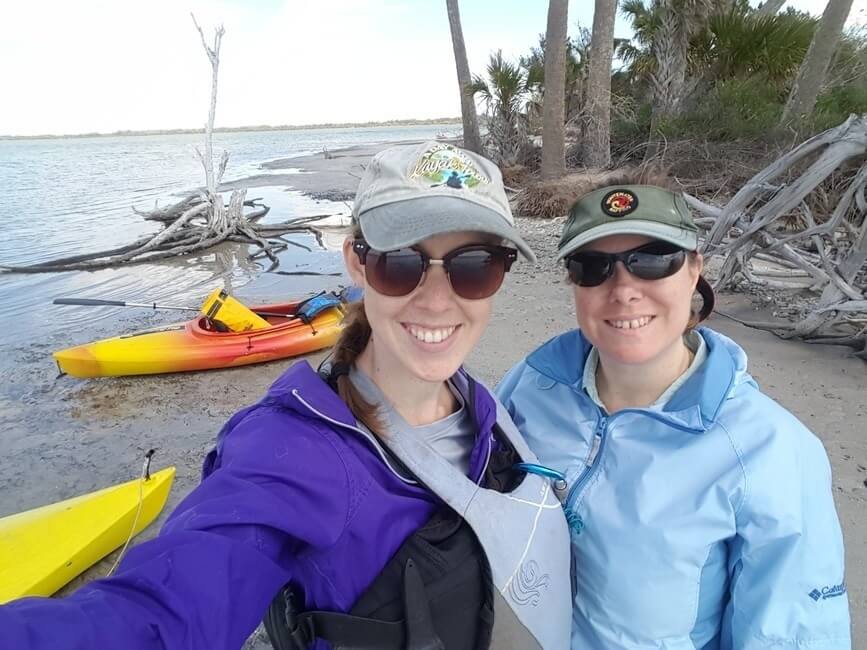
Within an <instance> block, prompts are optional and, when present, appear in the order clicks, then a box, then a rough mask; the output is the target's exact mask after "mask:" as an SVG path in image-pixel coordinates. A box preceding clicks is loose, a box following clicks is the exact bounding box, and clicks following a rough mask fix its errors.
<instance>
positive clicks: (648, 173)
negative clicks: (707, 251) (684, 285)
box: [578, 163, 716, 332]
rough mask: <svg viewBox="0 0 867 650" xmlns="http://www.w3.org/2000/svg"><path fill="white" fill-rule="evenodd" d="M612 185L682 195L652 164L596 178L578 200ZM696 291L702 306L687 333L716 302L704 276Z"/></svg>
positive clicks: (664, 170) (691, 318)
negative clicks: (644, 186)
mask: <svg viewBox="0 0 867 650" xmlns="http://www.w3.org/2000/svg"><path fill="white" fill-rule="evenodd" d="M611 185H653V186H654V187H661V188H662V189H664V190H669V191H670V192H675V193H677V194H681V193H682V191H681V189H680V187H678V185H677V183H676V182H675V180H674V178H672V176H671V174H670V173H669V172H668V169H667V168H665V167H661V166H659V165H658V164H653V163H650V164H646V165H639V166H638V167H630V168H626V169H619V170H616V171H613V172H611V173H609V174H606V175H603V176H599V177H596V178H594V179H592V180H590V181H588V182H587V183H586V184H583V185H582V186H581V187H580V188H579V190H580V194H579V197H578V198H580V197H582V196H584V195H585V194H589V193H590V192H593V191H595V190H598V189H601V188H603V187H609V186H611ZM696 254H697V253H696V252H692V251H691V252H690V255H691V256H695V255H696ZM695 290H696V291H697V292H698V294H699V295H700V296H701V299H702V305H701V307H700V308H699V309H692V310H691V311H690V316H689V321H688V322H687V324H686V331H687V332H688V331H690V330H691V329H693V328H695V327H697V326H698V324H699V323H701V322H702V321H703V320H704V319H706V318H707V317H708V316H710V314H711V312H712V311H713V307H714V303H715V301H716V300H715V298H714V293H713V287H711V285H710V283H709V282H708V281H707V280H705V279H704V276H702V275H699V276H698V283H697V284H696V287H695Z"/></svg>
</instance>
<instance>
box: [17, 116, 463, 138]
mask: <svg viewBox="0 0 867 650" xmlns="http://www.w3.org/2000/svg"><path fill="white" fill-rule="evenodd" d="M434 124H448V125H455V124H457V125H461V124H462V122H461V118H459V117H442V118H430V119H422V120H418V119H406V120H383V121H381V122H339V123H328V122H323V123H321V124H277V125H270V124H252V125H245V126H219V127H215V128H214V133H247V132H268V131H315V130H318V129H321V130H334V129H367V128H370V129H373V128H376V127H389V126H425V125H434ZM189 134H204V129H202V128H201V127H197V128H190V129H184V128H181V129H130V130H121V131H112V132H110V133H103V132H100V131H94V132H92V133H40V134H36V135H9V134H0V142H2V141H11V140H61V139H74V138H124V137H127V136H138V135H189Z"/></svg>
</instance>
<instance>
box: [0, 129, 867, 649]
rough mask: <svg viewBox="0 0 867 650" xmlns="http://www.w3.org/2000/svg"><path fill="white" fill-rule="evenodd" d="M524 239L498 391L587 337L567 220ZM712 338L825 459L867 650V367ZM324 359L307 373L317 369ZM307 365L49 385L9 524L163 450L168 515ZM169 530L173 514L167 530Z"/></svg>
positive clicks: (333, 189) (12, 407)
mask: <svg viewBox="0 0 867 650" xmlns="http://www.w3.org/2000/svg"><path fill="white" fill-rule="evenodd" d="M379 148H381V147H379V146H374V145H372V146H365V147H356V148H352V149H347V150H341V151H334V152H330V154H329V158H327V159H326V157H325V156H324V155H322V154H320V155H316V156H308V157H303V158H294V159H286V160H277V161H273V162H271V163H268V167H269V168H271V170H272V172H277V171H279V170H280V169H283V168H286V169H292V170H301V171H302V172H303V173H291V174H290V173H287V174H286V175H285V176H284V175H280V174H278V173H272V174H268V175H263V176H262V177H257V178H254V179H248V181H244V183H249V184H250V186H257V185H288V186H291V187H292V188H294V189H297V190H300V191H302V192H305V193H308V194H311V195H313V196H317V197H322V198H328V199H331V200H339V201H344V200H347V199H348V197H351V195H352V193H353V192H354V189H355V186H356V185H357V183H358V179H359V177H360V176H361V173H362V172H363V169H364V165H365V164H366V162H367V160H368V159H369V158H370V156H371V155H372V154H373V153H374V152H375V151H376V150H378V149H379ZM518 225H519V228H520V230H521V231H522V232H523V233H524V234H525V235H526V238H527V241H528V242H529V243H530V245H531V246H532V247H533V248H534V249H535V250H536V251H537V253H538V255H539V262H538V264H536V265H533V266H531V265H529V264H527V263H526V262H524V263H519V264H517V265H516V266H515V268H514V271H513V273H511V274H510V275H509V277H508V278H507V280H506V283H505V285H504V287H503V289H502V290H501V292H500V293H499V294H498V296H497V299H496V307H495V313H494V317H493V321H492V324H491V327H490V329H489V330H488V332H487V333H486V335H485V337H484V338H483V340H482V342H481V344H480V345H479V346H478V348H477V349H476V350H475V352H474V353H473V354H472V356H471V358H470V360H469V363H468V365H469V367H470V368H471V369H472V370H474V371H475V373H476V374H477V375H478V376H479V377H480V378H481V379H483V380H484V381H486V382H488V383H489V384H494V383H496V382H497V381H498V380H499V378H500V377H501V376H502V375H503V374H504V373H505V371H506V370H508V369H509V368H510V367H511V366H512V365H513V364H514V363H516V362H517V361H518V360H519V359H520V358H521V357H523V356H524V355H525V354H526V353H527V352H529V351H531V350H532V349H533V348H535V347H536V346H537V345H539V344H540V343H542V342H544V341H545V340H547V339H548V338H550V337H551V336H553V335H555V334H557V333H559V332H561V331H563V330H565V329H567V328H571V327H573V326H574V324H575V317H574V312H573V307H572V303H571V299H570V295H569V288H568V286H567V285H566V284H565V282H564V274H563V272H562V270H561V269H558V267H557V266H556V264H555V262H554V249H555V246H556V243H557V239H558V237H559V230H560V226H561V225H562V220H560V219H554V220H546V221H540V220H533V219H525V218H519V219H518ZM335 280H336V281H337V280H339V278H336V279H335ZM336 283H337V282H335V284H336ZM344 283H345V279H344ZM718 307H719V308H720V309H721V310H722V311H725V312H727V313H729V314H731V315H733V316H738V317H752V318H755V317H756V316H760V315H762V314H761V311H757V309H758V308H757V306H756V305H754V304H753V302H752V301H751V300H750V299H749V298H748V297H745V296H743V295H738V294H723V295H721V296H719V300H718ZM770 308H772V305H765V306H764V309H765V310H769V309H770ZM709 325H710V326H711V327H713V328H714V329H717V330H719V331H721V332H722V333H724V334H726V335H728V336H730V337H732V338H734V339H735V340H736V341H738V342H739V343H740V344H741V345H742V346H743V347H744V348H745V349H746V351H747V353H748V355H749V357H750V371H751V373H752V374H753V376H754V377H755V378H756V380H757V381H758V382H759V384H760V385H761V386H762V388H763V389H764V390H765V391H766V392H767V393H768V394H769V395H771V396H772V397H773V398H775V399H777V400H778V401H779V402H781V403H782V404H783V405H784V406H785V407H786V408H788V409H790V410H791V411H792V412H794V413H795V414H796V415H797V416H798V417H799V418H800V419H801V420H802V421H803V422H804V423H805V424H806V425H807V426H808V427H810V428H811V429H812V430H813V431H814V432H815V433H816V434H817V435H818V436H819V438H820V439H821V440H822V442H823V443H824V445H825V449H826V450H827V452H828V455H829V457H830V460H831V465H832V469H833V476H834V496H835V499H836V503H837V508H838V512H839V515H840V520H841V523H842V526H843V530H844V535H845V540H846V561H847V576H846V582H847V586H848V592H849V599H850V604H851V609H852V620H853V635H854V636H853V638H854V644H853V647H855V648H862V647H867V517H865V514H867V436H865V433H867V400H865V395H867V364H865V363H864V362H863V361H861V360H859V359H857V358H856V357H854V356H853V355H852V354H851V352H850V350H849V349H848V348H840V347H833V346H821V345H810V344H805V343H800V342H795V341H783V340H781V339H778V338H777V337H775V336H773V335H772V334H769V333H766V332H762V331H757V330H752V329H749V328H746V327H744V326H742V325H740V324H738V323H737V322H735V321H733V320H730V319H728V318H725V317H723V316H721V315H714V316H712V317H711V319H710V322H709ZM43 352H44V351H43ZM323 356H324V355H323V354H315V355H311V356H310V357H309V358H308V359H307V360H308V361H309V362H310V363H311V364H313V365H316V364H317V363H318V362H319V360H320V359H321V358H323ZM294 362H295V361H294V360H286V361H281V362H274V363H269V364H263V365H258V366H251V367H245V368H239V369H232V370H220V371H211V372H200V373H188V374H179V375H165V376H151V377H132V378H112V379H105V380H90V381H83V382H81V381H78V380H72V379H71V378H68V377H65V378H61V379H59V380H57V381H58V385H62V390H56V389H55V388H56V385H55V384H52V383H51V382H47V383H46V386H47V388H46V390H45V391H44V394H43V395H42V396H41V397H40V399H39V400H36V399H33V400H31V403H23V404H8V405H5V404H3V405H0V422H2V423H3V425H4V427H5V428H6V429H8V430H9V432H10V433H11V434H12V435H11V436H10V439H11V440H13V443H12V444H11V445H10V447H7V448H6V449H4V452H5V453H4V454H2V455H0V477H2V478H0V487H2V490H0V514H9V513H11V512H16V511H18V510H21V509H23V508H28V507H34V506H36V505H40V504H43V503H48V502H52V501H56V500H58V499H62V498H66V497H69V496H73V495H75V494H79V493H81V492H86V491H88V490H91V489H95V488H97V487H100V486H103V485H108V484H111V483H114V482H120V481H124V480H129V479H130V478H132V477H133V476H135V475H136V474H137V472H138V470H139V466H140V460H139V458H140V457H141V456H142V455H143V454H144V452H145V451H146V450H147V449H149V448H152V447H155V448H157V449H158V452H157V456H156V459H155V465H156V466H157V467H162V466H166V465H171V464H173V465H176V466H177V471H178V474H177V478H176V482H175V486H174V488H173V490H172V494H171V496H170V501H169V505H168V507H167V509H166V512H169V511H170V510H171V509H172V508H173V507H174V506H175V505H177V503H178V502H179V501H180V500H181V499H182V498H183V496H184V495H185V494H187V493H188V492H189V491H190V490H191V489H192V488H193V487H194V486H195V485H196V484H197V482H198V480H199V471H200V466H201V460H202V458H203V456H204V454H205V453H206V451H207V450H208V449H209V448H210V447H211V445H212V443H213V440H214V437H215V435H216V433H217V431H218V430H219V429H220V426H221V425H222V423H223V422H224V421H225V420H226V418H228V416H230V415H231V414H232V413H233V412H234V411H236V410H237V409H238V408H240V407H242V406H244V405H247V404H250V403H251V402H253V401H255V400H256V399H257V398H258V397H259V396H260V395H261V394H262V393H263V392H264V391H265V390H266V388H267V387H268V385H269V384H270V383H271V382H273V381H274V380H275V379H276V378H277V376H279V375H280V373H281V372H282V371H283V370H285V369H286V368H287V367H288V366H290V365H291V364H292V363H294ZM48 363H50V362H48V361H46V364H48ZM45 372H46V373H49V369H48V368H47V365H46V371H45ZM46 376H47V374H46ZM37 419H38V420H39V421H38V422H36V421H35V420H37ZM164 519H165V513H164V514H163V515H162V517H161V519H160V521H162V520H164ZM157 530H158V524H157V525H154V526H151V528H150V529H149V530H148V531H147V532H146V533H145V534H143V535H142V536H140V537H139V538H138V539H139V541H140V540H142V539H146V538H148V537H150V536H152V535H154V534H155V533H156V531H157ZM112 559H113V558H109V559H108V560H107V561H103V562H102V563H100V564H99V565H98V566H97V567H95V568H94V569H92V570H90V571H88V572H87V573H86V574H85V575H84V576H83V577H82V578H79V579H78V580H77V581H76V582H75V583H74V585H73V587H72V588H74V586H76V585H78V584H80V583H81V582H82V581H84V580H88V579H92V578H95V577H99V576H101V575H104V573H105V571H106V570H107V569H108V567H109V566H110V565H111V561H112ZM267 647H270V646H268V645H267V644H266V643H265V642H264V641H263V640H262V638H261V632H259V633H257V634H255V635H254V637H253V638H252V639H251V640H250V642H248V644H247V648H251V649H252V648H262V649H264V648H267Z"/></svg>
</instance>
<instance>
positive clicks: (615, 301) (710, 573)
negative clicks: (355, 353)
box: [497, 172, 851, 650]
mask: <svg viewBox="0 0 867 650" xmlns="http://www.w3.org/2000/svg"><path fill="white" fill-rule="evenodd" d="M605 185H606V186H605V187H598V186H597V187H596V188H592V189H591V191H589V192H587V193H586V194H585V195H584V196H582V197H581V198H580V199H579V200H578V201H577V202H576V203H575V205H574V206H573V208H572V210H571V212H570V214H569V217H568V220H567V221H566V223H565V226H564V229H563V234H562V237H561V239H560V243H559V258H560V259H563V260H565V265H566V270H567V272H568V275H569V280H570V283H571V286H572V293H573V297H574V302H575V308H576V312H577V319H578V326H579V329H577V330H574V331H570V332H566V333H565V334H562V335H560V336H557V337H555V338H554V339H552V340H550V341H548V342H547V343H545V344H544V345H542V346H541V347H540V348H538V349H537V350H536V351H534V352H533V353H531V354H530V355H529V356H528V357H527V358H526V359H525V360H524V361H522V362H521V363H519V364H518V365H517V366H515V367H514V368H513V369H512V370H511V371H510V372H509V374H508V375H507V376H506V377H505V378H504V379H503V381H502V383H501V384H500V385H499V387H498V389H497V395H498V397H500V399H501V400H502V401H503V403H504V404H505V405H506V407H507V409H508V410H509V412H510V414H511V415H512V417H513V419H514V420H515V424H516V425H517V426H518V428H519V429H520V430H521V432H522V433H523V434H524V436H525V439H526V440H527V442H528V444H529V445H530V447H531V449H533V451H534V452H535V453H536V454H537V456H538V457H539V460H540V463H541V464H542V465H543V466H544V467H543V468H536V471H540V472H544V473H547V474H552V473H553V474H554V475H557V474H559V475H560V478H561V480H560V481H559V483H558V494H559V497H560V499H561V502H562V503H563V507H564V509H565V511H566V515H567V518H568V520H569V523H570V528H571V533H572V552H573V556H574V564H575V570H574V575H573V580H574V586H573V590H574V593H575V595H574V608H573V615H574V621H573V636H572V648H573V649H577V648H594V649H596V650H607V649H615V648H617V649H621V648H630V649H632V648H634V649H639V648H640V649H645V648H647V649H649V648H654V649H659V648H666V649H671V650H674V649H677V650H681V649H686V648H689V649H694V648H698V649H705V650H711V649H713V650H716V649H720V648H722V649H726V650H727V649H731V648H736V649H744V650H753V649H755V650H758V649H760V648H762V649H764V648H775V649H776V648H810V649H811V650H818V649H819V648H821V649H822V650H826V649H827V650H830V649H832V648H833V649H834V650H844V649H847V648H850V647H851V643H850V631H849V612H848V603H847V597H846V587H845V582H844V576H843V540H842V536H841V532H840V525H839V522H838V520H837V515H836V512H835V509H834V501H833V498H832V494H831V472H830V467H829V464H828V459H827V456H826V454H825V451H824V449H823V447H822V444H821V443H820V442H819V440H818V439H817V438H816V437H815V436H814V435H813V434H812V433H811V432H810V431H808V430H807V429H806V427H804V425H803V424H802V423H801V422H799V421H798V420H797V419H796V418H795V417H794V416H793V415H792V414H791V413H789V412H788V411H786V410H785V409H784V408H782V407H781V406H780V405H779V404H777V403H776V402H774V401H773V400H772V399H770V398H769V397H768V396H767V395H765V394H764V393H762V392H761V390H759V388H758V386H757V385H756V383H755V381H754V380H753V379H752V378H751V377H750V375H749V374H748V373H747V367H746V366H747V358H746V355H745V354H744V351H743V350H742V349H741V348H740V347H738V345H737V344H736V343H734V342H733V341H731V340H730V339H728V338H726V337H725V336H723V335H721V334H719V333H717V332H715V331H713V330H711V329H709V328H706V327H700V328H697V327H696V326H697V324H698V323H699V322H700V321H701V320H702V319H703V318H704V317H706V316H707V315H708V314H709V313H710V311H711V309H712V307H713V292H712V290H711V289H710V286H709V285H708V284H707V282H706V281H705V280H704V279H703V278H702V276H701V271H702V258H701V256H700V255H699V254H698V253H697V252H696V250H697V235H696V227H695V224H694V222H693V220H692V217H691V215H690V212H689V209H688V207H687V205H686V203H685V201H684V199H683V196H682V195H681V194H680V193H679V192H676V191H672V190H670V189H668V185H667V181H666V180H665V179H664V178H661V177H657V178H650V177H648V176H647V175H646V172H636V173H633V174H624V175H623V176H622V177H621V178H617V179H616V180H613V181H611V180H609V181H607V182H606V183H605ZM696 290H697V291H698V292H699V293H700V294H701V297H702V299H703V302H704V304H703V306H702V308H701V310H699V311H698V312H694V311H692V310H691V301H692V298H693V295H694V293H695V292H696ZM545 468H548V471H546V470H545ZM551 470H553V471H551Z"/></svg>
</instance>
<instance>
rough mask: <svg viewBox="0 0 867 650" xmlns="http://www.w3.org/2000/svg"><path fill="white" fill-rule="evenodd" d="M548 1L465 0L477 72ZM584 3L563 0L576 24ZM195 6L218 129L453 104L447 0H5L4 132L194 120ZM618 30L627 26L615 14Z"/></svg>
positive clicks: (203, 103)
mask: <svg viewBox="0 0 867 650" xmlns="http://www.w3.org/2000/svg"><path fill="white" fill-rule="evenodd" d="M824 4H825V0H791V1H790V2H788V3H787V6H788V5H793V6H796V7H798V8H800V9H804V10H807V11H810V12H811V13H814V14H817V15H818V14H820V13H821V11H822V10H823V8H824ZM547 6H548V2H547V0H461V2H460V8H461V18H462V22H463V30H464V37H465V39H466V45H467V53H468V57H469V61H470V68H471V70H472V71H473V72H474V73H476V72H479V73H480V72H483V70H484V67H485V64H486V62H487V59H488V56H489V54H490V52H491V51H492V50H495V49H497V48H502V50H503V52H504V54H505V55H506V56H508V57H511V58H514V59H517V57H518V56H519V55H521V54H525V53H526V52H527V51H528V50H529V48H530V46H531V45H533V44H535V43H536V42H537V38H538V34H539V33H542V32H544V31H545V23H546V16H547ZM592 7H593V2H592V1H591V0H570V2H569V31H570V34H573V33H575V32H576V31H577V29H576V24H577V23H579V22H580V23H581V24H582V25H583V26H586V27H590V25H591V23H592V18H593V16H592ZM865 7H867V0H855V4H854V7H853V10H852V15H851V16H850V20H856V21H858V22H859V23H864V22H865V13H867V12H865ZM191 11H192V12H194V13H195V15H196V18H197V19H198V21H199V24H200V25H201V26H202V28H203V30H204V31H205V34H206V36H207V37H208V39H209V40H210V39H212V38H213V28H214V26H216V25H218V24H220V23H222V24H223V25H224V26H225V28H226V34H225V36H224V37H223V46H222V51H221V64H220V88H219V102H218V106H217V120H216V123H217V126H242V125H256V124H311V123H323V122H350V121H351V122H356V121H369V120H388V119H404V118H430V117H442V116H457V115H459V114H460V104H459V102H458V96H457V88H456V86H457V81H456V78H455V67H454V59H453V54H452V45H451V39H450V35H449V26H448V17H447V15H446V8H445V1H444V0H246V1H241V0H207V1H206V0H147V1H146V2H145V1H142V0H28V1H26V2H22V1H16V2H4V6H3V9H2V10H0V89H2V91H0V92H2V95H0V134H9V135H33V134H44V133H55V134H57V133H85V132H94V131H96V132H112V131H117V130H123V129H136V130H137V129H170V128H197V127H200V126H201V125H202V124H203V123H204V121H205V119H206V117H207V109H208V102H209V93H210V65H209V63H208V60H207V58H206V55H205V53H204V50H203V49H202V46H201V43H200V40H199V36H198V34H197V32H196V31H195V28H194V26H193V23H192V20H191V18H190V12H191ZM616 35H617V36H623V37H628V36H629V27H628V23H627V21H625V20H624V19H623V18H618V25H617V30H616Z"/></svg>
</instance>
